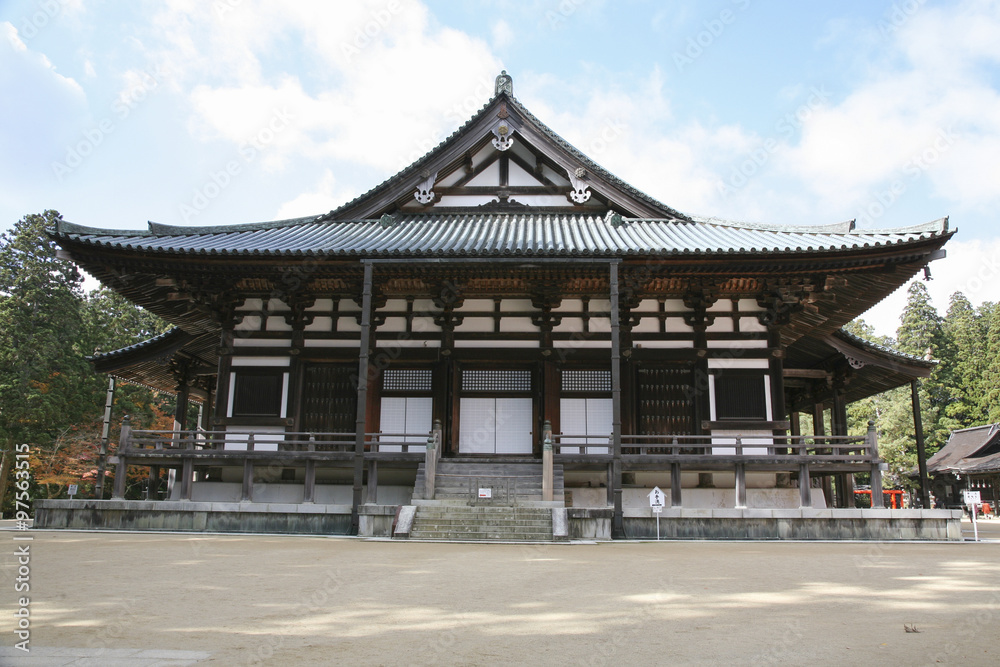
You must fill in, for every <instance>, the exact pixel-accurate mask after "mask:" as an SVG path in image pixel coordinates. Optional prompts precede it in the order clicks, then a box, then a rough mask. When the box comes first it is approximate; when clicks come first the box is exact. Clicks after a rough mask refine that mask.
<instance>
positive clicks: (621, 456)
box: [542, 422, 884, 507]
mask: <svg viewBox="0 0 1000 667" xmlns="http://www.w3.org/2000/svg"><path fill="white" fill-rule="evenodd" d="M614 450H615V448H614V442H613V439H612V438H610V437H607V438H604V437H594V436H589V435H573V434H554V433H552V431H551V426H550V425H549V424H548V422H546V424H545V426H544V428H543V434H542V451H543V457H542V465H543V476H544V475H545V474H549V475H551V472H549V471H550V469H551V467H552V465H553V461H554V460H555V461H560V462H562V463H564V464H565V463H568V462H574V463H580V464H607V466H608V488H609V489H611V488H612V486H613V485H612V479H611V478H612V476H613V472H612V471H613V466H617V465H619V464H622V465H627V466H633V469H642V466H664V467H666V466H669V468H670V479H671V505H672V506H674V507H680V506H681V471H682V470H683V469H686V470H688V471H711V470H731V471H732V472H734V473H735V478H736V506H737V507H745V506H746V471H747V468H748V467H750V468H751V469H757V470H768V471H778V472H780V471H787V472H797V473H798V477H799V480H804V481H800V483H799V494H800V502H801V504H802V506H803V507H808V506H809V505H810V504H811V497H810V490H809V489H810V484H809V482H808V480H809V479H810V475H811V474H812V472H814V471H819V473H820V474H830V473H831V472H848V473H850V472H870V473H871V478H872V487H873V488H876V489H881V488H882V469H883V466H884V464H883V463H882V461H881V459H879V455H878V437H877V435H876V430H875V424H874V423H873V422H869V423H868V432H867V433H866V434H865V435H863V436H833V435H831V436H812V435H771V434H767V433H762V434H747V435H730V434H726V435H723V434H712V435H622V436H621V448H620V450H619V452H618V453H616V452H615V451H614ZM550 452H551V454H550ZM646 469H648V468H646ZM543 479H544V478H543ZM872 500H873V503H874V505H873V506H874V507H884V503H883V502H882V495H881V494H875V496H874V497H873V499H872Z"/></svg>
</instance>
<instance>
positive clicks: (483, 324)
mask: <svg viewBox="0 0 1000 667" xmlns="http://www.w3.org/2000/svg"><path fill="white" fill-rule="evenodd" d="M474 331H479V332H486V333H490V332H492V331H493V318H490V317H466V318H465V319H464V320H463V321H462V324H460V325H459V326H457V327H455V333H469V332H474Z"/></svg>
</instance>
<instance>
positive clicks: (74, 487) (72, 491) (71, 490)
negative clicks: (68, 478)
mask: <svg viewBox="0 0 1000 667" xmlns="http://www.w3.org/2000/svg"><path fill="white" fill-rule="evenodd" d="M79 488H80V487H78V486H77V485H76V484H70V485H69V491H68V493H69V495H71V496H75V495H76V492H77V491H78V490H79Z"/></svg>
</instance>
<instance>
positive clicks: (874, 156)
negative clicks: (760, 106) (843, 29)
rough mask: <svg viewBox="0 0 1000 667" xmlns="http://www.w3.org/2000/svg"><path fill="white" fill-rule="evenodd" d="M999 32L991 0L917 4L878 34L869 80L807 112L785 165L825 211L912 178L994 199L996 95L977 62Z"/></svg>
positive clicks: (964, 195)
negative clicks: (878, 53)
mask: <svg viewBox="0 0 1000 667" xmlns="http://www.w3.org/2000/svg"><path fill="white" fill-rule="evenodd" d="M998 34H1000V3H996V2H966V3H964V4H963V5H961V6H960V7H958V8H957V9H956V8H952V7H949V8H932V7H926V6H925V7H923V8H921V9H920V10H919V11H917V12H916V13H915V14H914V15H913V16H911V17H909V18H908V19H907V20H906V21H905V22H904V23H902V25H900V26H899V28H898V29H897V30H896V31H893V32H888V33H887V35H886V36H887V37H888V38H889V39H891V42H890V44H889V45H888V51H887V52H886V54H884V55H883V58H884V60H885V62H880V63H877V64H876V66H875V67H873V68H872V71H873V72H874V74H872V75H871V77H870V79H869V80H867V81H865V82H863V83H862V84H861V85H859V86H858V87H857V88H856V89H855V90H854V91H853V92H851V93H849V94H848V95H847V96H846V97H844V99H843V100H842V101H841V102H840V103H838V104H835V105H832V106H829V107H825V108H822V109H819V110H817V111H816V113H814V114H812V115H811V116H810V118H808V119H807V120H806V122H805V123H804V124H803V128H802V135H801V136H802V138H801V141H800V142H799V143H798V144H797V145H796V146H794V147H793V148H792V149H791V150H790V151H789V152H788V153H787V155H786V156H785V158H784V159H783V160H782V165H781V166H782V168H783V169H784V171H785V173H786V174H788V175H797V176H798V177H799V178H801V179H802V181H803V182H804V184H805V186H806V187H807V188H808V190H809V191H810V192H811V193H813V194H814V195H815V196H817V197H818V198H819V200H820V202H819V204H820V206H821V207H823V208H825V209H835V210H853V209H857V208H859V207H863V206H864V205H865V204H866V203H867V202H868V201H869V200H870V199H871V197H872V193H873V192H875V191H876V190H878V189H880V188H885V187H886V186H887V185H888V184H891V183H892V182H893V181H899V182H901V183H902V184H903V185H906V184H908V183H909V182H910V181H913V180H915V179H917V178H920V179H921V180H922V182H925V183H926V186H927V187H929V189H930V190H931V191H932V193H933V194H935V195H938V196H940V197H943V198H946V199H949V200H951V201H952V202H955V204H956V205H960V206H963V207H970V208H984V207H989V206H995V205H996V204H997V203H998V202H1000V190H998V189H997V188H996V183H997V182H1000V167H998V163H997V160H996V155H997V151H998V150H1000V93H998V91H997V90H995V88H994V87H993V84H992V82H991V80H990V76H989V74H988V73H986V72H984V71H983V69H984V66H985V65H989V64H992V63H995V62H996V61H998V60H1000V40H998V39H997V38H996V36H997V35H998ZM880 46H881V47H882V48H886V46H885V45H880ZM893 58H901V59H903V60H904V62H905V64H904V65H903V66H901V67H900V66H898V65H896V66H894V65H891V64H889V63H890V62H892V59H893ZM942 135H944V136H948V137H952V141H949V142H942V140H941V137H942Z"/></svg>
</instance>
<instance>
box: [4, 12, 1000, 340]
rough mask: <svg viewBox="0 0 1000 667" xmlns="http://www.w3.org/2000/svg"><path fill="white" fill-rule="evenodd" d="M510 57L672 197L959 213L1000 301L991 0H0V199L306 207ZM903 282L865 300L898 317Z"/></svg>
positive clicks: (15, 213) (527, 79) (909, 219)
mask: <svg viewBox="0 0 1000 667" xmlns="http://www.w3.org/2000/svg"><path fill="white" fill-rule="evenodd" d="M501 68H506V69H507V70H508V72H509V73H510V74H511V75H512V76H513V77H514V93H515V95H516V96H517V97H518V98H519V99H520V100H521V101H522V102H523V103H525V104H526V105H527V106H528V108H530V109H531V110H532V111H534V113H535V114H536V115H538V116H539V117H540V118H541V119H542V120H543V121H544V122H545V123H547V124H548V125H549V126H550V127H552V128H553V129H554V130H555V131H556V132H558V133H560V134H561V135H563V136H564V137H565V138H566V139H568V140H569V141H571V142H572V143H574V144H575V145H576V146H577V147H578V148H580V149H581V150H583V151H584V152H585V153H588V154H589V155H590V156H591V157H592V158H593V159H595V160H596V161H597V162H599V163H601V164H603V165H604V166H605V167H607V168H608V169H610V170H611V171H612V172H614V173H616V174H618V175H619V176H621V177H622V178H624V179H625V180H627V181H629V182H631V183H633V184H634V185H636V186H637V187H639V188H641V189H643V190H645V191H646V192H648V193H649V194H651V195H653V196H655V197H657V198H658V199H660V200H662V201H664V202H665V203H667V204H669V205H670V206H673V207H675V208H677V209H679V210H681V211H684V212H687V213H692V214H701V215H715V216H719V217H724V218H729V219H735V220H750V221H761V222H774V223H794V224H803V223H806V224H827V223H832V222H838V221H841V220H847V219H852V218H856V219H857V220H858V224H859V226H862V227H875V228H880V227H882V228H884V227H897V226H906V225H912V224H918V223H921V222H926V221H930V220H934V219H936V218H940V217H943V216H946V215H948V216H951V223H952V225H953V226H955V227H958V228H959V229H960V233H959V235H958V236H957V237H956V239H955V240H954V241H952V242H951V243H949V246H948V252H949V257H948V258H947V259H945V260H942V261H939V262H936V263H935V264H934V265H933V266H932V275H933V276H934V280H932V281H931V282H930V283H928V286H929V288H930V290H931V294H932V295H933V297H934V299H935V303H936V305H937V306H938V309H939V310H940V311H941V312H942V313H943V312H944V310H945V309H946V308H947V305H948V296H949V295H950V294H951V292H953V291H955V290H962V291H964V292H965V293H966V295H967V296H969V298H970V299H971V300H972V301H973V302H974V303H976V304H979V303H982V302H983V301H986V300H989V301H997V300H1000V234H998V233H997V227H996V219H997V216H996V213H997V211H998V210H1000V206H998V204H1000V187H998V185H1000V160H998V159H997V156H998V155H1000V2H998V1H989V0H976V1H969V2H958V1H955V2H943V1H941V2H939V1H935V0H925V1H920V0H897V1H896V2H875V1H871V0H869V1H866V2H861V1H855V2H849V1H848V2H791V1H787V2H777V1H774V2H764V1H763V0H716V1H707V0H701V1H697V2H696V1H693V0H692V1H680V2H669V3H668V2H641V1H638V0H632V1H628V0H625V1H620V2H609V1H601V0H529V1H526V2H514V1H506V0H494V1H486V0H484V1H482V2H457V1H456V2H445V1H428V2H417V1H411V0H374V1H372V2H352V3H346V2H318V1H317V2H294V3H282V2H276V1H269V0H173V1H170V2H128V3H126V2H90V1H88V0H7V1H3V2H0V128H2V129H0V213H2V218H0V220H2V224H3V226H4V227H9V226H10V225H12V224H13V223H14V222H15V221H16V220H17V219H19V218H21V217H22V216H24V215H25V214H28V213H34V212H40V211H42V210H45V209H49V208H54V209H57V210H59V211H60V212H61V213H62V214H63V216H64V217H65V218H66V219H67V220H71V221H73V222H77V223H81V224H85V225H91V226H97V227H110V228H141V227H143V226H144V225H145V222H146V221H147V220H154V221H157V222H162V223H168V224H180V225H215V224H229V223H238V222H250V221H258V220H271V219H279V218H286V217H295V216H301V215H309V214H315V213H320V212H324V211H327V210H329V209H331V208H334V207H336V206H337V205H339V204H341V203H343V202H344V201H347V200H348V199H350V198H352V197H353V196H355V195H357V194H360V193H362V192H364V191H366V190H367V189H369V188H370V187H372V186H374V185H376V184H377V183H379V182H381V181H382V180H384V179H385V178H387V177H388V176H390V175H392V174H393V173H395V171H397V170H398V169H399V168H401V167H402V166H404V165H405V164H406V163H408V162H409V161H411V160H412V159H415V158H416V157H419V155H421V154H422V153H423V152H425V151H426V150H427V149H429V148H430V147H432V146H433V145H434V144H435V143H436V142H437V141H439V140H440V139H441V138H443V137H444V136H446V135H447V134H449V133H450V132H452V131H453V130H454V129H456V128H457V127H458V126H459V125H460V124H461V123H462V122H464V121H465V120H466V119H467V118H468V117H469V116H471V115H472V114H473V113H474V112H475V111H476V110H477V109H478V108H479V107H480V106H481V105H482V104H483V103H484V102H485V101H486V100H487V99H488V98H489V96H490V95H491V94H492V91H493V78H494V77H495V76H496V74H497V73H498V72H499V70H500V69H501ZM902 296H903V295H902V294H901V293H897V294H896V295H894V296H893V297H890V298H889V299H887V300H886V301H885V302H883V304H882V305H880V306H879V307H877V308H876V309H873V311H870V313H869V314H868V315H866V319H867V320H868V321H870V322H872V323H873V324H875V325H876V327H877V329H878V330H879V332H880V333H889V334H891V333H893V331H894V329H895V326H896V325H897V323H898V320H897V318H898V314H899V310H900V308H901V305H902V300H903V299H902Z"/></svg>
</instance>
